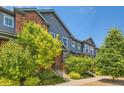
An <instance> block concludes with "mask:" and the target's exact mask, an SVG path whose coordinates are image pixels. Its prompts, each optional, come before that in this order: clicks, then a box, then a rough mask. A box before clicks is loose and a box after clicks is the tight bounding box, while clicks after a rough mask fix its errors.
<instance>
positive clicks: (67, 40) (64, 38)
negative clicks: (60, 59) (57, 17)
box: [62, 36, 68, 47]
mask: <svg viewBox="0 0 124 93" xmlns="http://www.w3.org/2000/svg"><path fill="white" fill-rule="evenodd" d="M63 39H66V43H67V47H68V38H66V37H64V36H62V42H63Z"/></svg>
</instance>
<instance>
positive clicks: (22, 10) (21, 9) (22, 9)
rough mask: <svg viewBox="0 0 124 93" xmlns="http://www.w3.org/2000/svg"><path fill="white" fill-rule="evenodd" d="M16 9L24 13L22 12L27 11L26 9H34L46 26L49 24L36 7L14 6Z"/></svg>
mask: <svg viewBox="0 0 124 93" xmlns="http://www.w3.org/2000/svg"><path fill="white" fill-rule="evenodd" d="M15 9H17V10H18V11H20V12H22V13H24V12H28V11H34V12H36V13H37V14H38V15H39V16H40V17H41V18H42V19H43V20H44V22H45V24H46V25H47V26H49V25H50V24H49V23H48V21H47V20H46V19H45V18H44V17H43V16H42V15H41V14H40V13H39V12H38V10H37V9H36V8H15Z"/></svg>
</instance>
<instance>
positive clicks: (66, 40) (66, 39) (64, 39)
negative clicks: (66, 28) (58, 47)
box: [62, 37, 68, 46]
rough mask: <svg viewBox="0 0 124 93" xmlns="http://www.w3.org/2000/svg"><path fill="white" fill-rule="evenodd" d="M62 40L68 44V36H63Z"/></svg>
mask: <svg viewBox="0 0 124 93" xmlns="http://www.w3.org/2000/svg"><path fill="white" fill-rule="evenodd" d="M62 42H63V44H64V45H65V46H68V38H66V37H62Z"/></svg>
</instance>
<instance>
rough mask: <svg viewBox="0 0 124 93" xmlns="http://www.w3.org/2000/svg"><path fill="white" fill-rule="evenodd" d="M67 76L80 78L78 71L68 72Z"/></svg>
mask: <svg viewBox="0 0 124 93" xmlns="http://www.w3.org/2000/svg"><path fill="white" fill-rule="evenodd" d="M69 76H70V78H72V79H80V78H81V75H80V74H79V73H76V72H70V73H69Z"/></svg>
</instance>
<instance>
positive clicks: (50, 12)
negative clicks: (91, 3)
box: [39, 10, 72, 35]
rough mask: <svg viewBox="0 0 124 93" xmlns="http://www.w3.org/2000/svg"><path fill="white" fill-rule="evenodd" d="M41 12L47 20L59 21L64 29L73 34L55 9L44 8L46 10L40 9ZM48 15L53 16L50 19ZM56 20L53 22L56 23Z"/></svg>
mask: <svg viewBox="0 0 124 93" xmlns="http://www.w3.org/2000/svg"><path fill="white" fill-rule="evenodd" d="M39 12H40V13H41V14H42V15H43V16H44V17H45V18H46V19H47V21H48V22H49V20H51V19H52V20H56V21H54V22H57V23H59V24H60V25H61V27H63V29H64V30H65V31H66V32H67V33H68V34H69V35H72V34H71V33H70V31H69V30H68V28H67V27H66V25H65V24H64V22H63V21H62V20H61V18H60V17H59V16H58V14H57V13H56V12H55V11H53V10H52V11H51V10H50V11H49V10H46V11H45V10H44V11H42V10H39ZM48 16H49V17H51V19H49V18H48ZM54 22H53V23H52V24H54Z"/></svg>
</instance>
